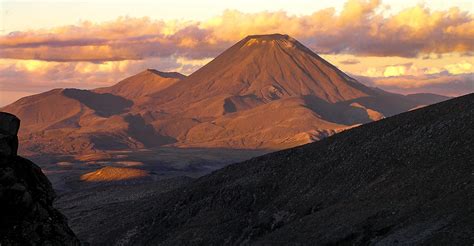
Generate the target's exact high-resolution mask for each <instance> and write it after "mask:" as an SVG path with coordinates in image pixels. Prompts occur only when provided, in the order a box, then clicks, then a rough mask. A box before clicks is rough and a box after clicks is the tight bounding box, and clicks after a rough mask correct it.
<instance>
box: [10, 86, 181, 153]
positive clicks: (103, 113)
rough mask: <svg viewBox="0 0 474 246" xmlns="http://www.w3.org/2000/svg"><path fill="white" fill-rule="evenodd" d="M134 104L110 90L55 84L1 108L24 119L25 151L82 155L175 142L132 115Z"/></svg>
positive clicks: (22, 139) (137, 116)
mask: <svg viewBox="0 0 474 246" xmlns="http://www.w3.org/2000/svg"><path fill="white" fill-rule="evenodd" d="M132 105H133V102H132V101H130V100H128V99H125V98H123V97H121V96H116V95H112V94H108V93H105V94H100V93H96V92H93V91H88V90H78V89H55V90H51V91H48V92H45V93H41V94H38V95H34V96H30V97H25V98H22V99H20V100H18V101H17V102H15V103H13V104H10V105H8V106H6V107H4V108H2V110H3V111H6V112H9V113H12V114H15V115H18V117H21V118H22V119H24V120H22V122H23V126H24V127H23V128H22V130H21V132H20V135H19V136H20V141H21V142H22V143H23V144H22V146H21V147H22V153H23V154H29V153H30V152H33V153H41V154H47V153H63V154H64V153H72V154H78V153H80V154H84V153H89V152H95V151H96V150H111V149H127V148H128V149H129V148H143V147H150V146H158V145H163V144H169V143H172V142H174V141H173V140H172V139H171V138H169V137H165V136H161V135H159V134H158V133H156V132H155V131H154V130H153V128H152V127H151V126H150V125H147V124H146V123H145V122H144V120H143V119H142V118H141V116H140V115H136V114H130V113H129V112H128V110H129V109H130V107H131V106H132Z"/></svg>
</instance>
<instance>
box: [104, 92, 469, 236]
mask: <svg viewBox="0 0 474 246" xmlns="http://www.w3.org/2000/svg"><path fill="white" fill-rule="evenodd" d="M473 126H474V94H470V95H467V96H463V97H460V98H456V99H452V100H449V101H446V102H442V103H439V104H435V105H432V106H428V107H425V108H421V109H418V110H414V111H411V112H407V113H403V114H400V115H396V116H393V117H390V118H387V119H383V120H380V121H377V122H374V123H369V124H366V125H363V126H361V127H357V128H354V129H351V130H347V131H344V132H342V133H339V134H336V135H334V136H332V137H329V138H326V139H324V140H321V141H318V142H315V143H311V144H307V145H304V146H301V147H297V148H293V149H288V150H283V151H279V152H275V153H272V154H267V155H264V156H261V157H257V158H253V159H251V160H248V161H245V162H242V163H239V164H234V165H230V166H227V167H225V168H223V169H221V170H218V171H215V172H213V173H211V174H209V175H206V176H204V177H202V178H199V179H197V180H195V181H193V182H191V183H190V184H187V185H184V186H182V187H181V188H178V189H175V190H172V191H170V192H167V193H163V194H158V195H156V196H151V198H150V197H148V198H144V199H142V200H141V201H139V202H135V203H134V204H133V205H128V206H129V207H128V208H129V209H128V210H126V211H127V214H126V215H125V216H123V217H120V219H119V223H117V224H116V226H115V227H114V229H113V230H107V231H104V235H103V238H102V239H101V240H102V242H107V243H108V244H114V243H115V244H123V243H124V244H131V245H145V244H148V245H159V244H161V245H183V244H186V245H223V244H257V245H261V244H263V245H288V244H291V245H307V244H309V245H372V244H376V245H395V244H400V245H413V244H425V245H433V244H435V245H472V243H473V242H474V232H473V230H472V228H474V204H473V201H474V192H473V191H474V187H473V173H474V170H473V167H474V127H473ZM132 208H133V209H132Z"/></svg>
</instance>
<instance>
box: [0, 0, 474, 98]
mask: <svg viewBox="0 0 474 246" xmlns="http://www.w3.org/2000/svg"><path fill="white" fill-rule="evenodd" d="M387 13H388V12H387V6H386V5H383V4H382V3H381V2H380V1H379V0H360V1H359V0H349V1H347V2H346V4H345V6H344V8H343V9H342V10H341V11H339V12H338V11H336V9H334V8H327V9H322V10H319V11H316V12H314V13H312V14H310V15H298V16H297V15H289V14H288V13H286V12H284V11H279V12H259V13H243V12H239V11H235V10H227V11H225V12H223V13H222V14H221V15H220V16H216V17H215V18H212V19H209V20H205V21H183V20H174V21H164V20H156V19H152V18H148V17H144V18H132V17H119V18H117V19H115V20H113V21H109V22H101V23H93V22H89V21H83V22H81V23H79V24H77V25H69V26H60V27H55V28H50V29H37V30H28V31H19V32H12V33H9V34H7V35H3V36H0V106H2V105H5V104H6V103H9V102H12V101H13V100H14V99H15V97H16V95H18V97H19V95H26V94H31V93H37V92H41V91H45V90H49V89H52V88H57V87H76V88H95V87H100V86H107V85H111V84H113V83H116V82H117V81H119V80H120V79H123V78H125V77H127V76H130V75H132V74H135V73H138V72H140V71H141V70H144V69H146V68H156V69H159V70H163V71H177V72H181V73H185V74H189V73H191V72H193V71H195V70H196V69H198V68H199V67H201V66H203V65H204V64H205V63H207V62H209V61H210V58H213V57H215V56H216V55H218V54H219V53H221V52H222V51H224V50H225V49H226V48H228V47H229V46H230V45H232V44H233V43H235V42H237V41H238V40H240V39H242V38H244V37H245V36H247V35H252V34H265V33H285V34H289V35H291V36H293V37H295V38H297V39H298V40H300V41H301V42H302V43H303V44H305V45H307V46H308V47H309V48H311V49H312V50H314V51H315V52H317V53H320V54H328V55H339V56H345V55H350V56H352V57H354V58H351V59H346V60H342V61H340V65H348V66H358V67H361V66H365V64H366V63H365V62H366V61H365V60H364V57H369V56H371V57H374V56H377V57H404V58H407V59H411V60H417V59H418V60H420V59H427V60H431V59H433V61H434V59H443V56H445V55H446V54H453V53H455V54H461V55H463V57H464V58H460V59H459V61H458V62H456V63H452V62H451V63H449V64H447V65H446V64H444V65H439V64H438V63H437V65H433V66H424V67H417V66H416V65H414V63H411V62H407V63H403V64H392V65H384V66H379V67H376V66H374V65H372V64H371V65H367V70H366V71H365V72H363V71H362V72H360V73H358V74H359V75H362V76H361V77H359V78H361V79H362V82H366V83H368V84H369V85H373V86H378V87H382V88H384V89H389V90H392V91H396V92H402V93H406V92H418V91H423V89H426V90H428V91H430V90H431V91H434V92H437V93H441V94H449V95H455V94H456V95H460V94H464V93H467V92H474V88H473V83H474V82H473V78H472V75H473V74H474V67H473V65H474V58H473V57H474V17H473V14H472V13H470V12H466V11H462V10H460V9H459V8H450V9H446V10H442V11H433V10H430V9H429V7H427V6H423V5H418V6H415V7H411V8H407V9H404V10H402V11H400V12H398V13H391V14H387ZM377 66H378V65H377ZM346 72H352V71H351V70H348V71H346Z"/></svg>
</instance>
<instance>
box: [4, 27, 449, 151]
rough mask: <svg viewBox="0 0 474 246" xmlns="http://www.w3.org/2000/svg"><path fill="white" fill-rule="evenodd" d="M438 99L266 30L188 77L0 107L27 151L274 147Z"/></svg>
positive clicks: (158, 76) (161, 77)
mask: <svg viewBox="0 0 474 246" xmlns="http://www.w3.org/2000/svg"><path fill="white" fill-rule="evenodd" d="M419 97H423V100H422V99H420V98H419ZM444 99H447V98H445V97H436V96H426V95H422V96H402V95H399V94H393V93H388V92H385V91H382V90H378V89H374V88H370V87H367V86H365V85H363V84H361V83H359V82H358V81H357V80H355V79H353V78H352V77H350V76H348V75H347V74H345V73H344V72H342V71H341V70H339V69H338V68H336V67H335V66H333V65H331V64H330V63H328V62H327V61H325V60H324V59H322V58H321V57H320V56H318V55H317V54H315V53H314V52H313V51H311V50H310V49H308V48H307V47H305V46H304V45H303V44H301V43H300V42H298V41H297V40H295V39H293V38H291V37H290V36H288V35H281V34H271V35H253V36H248V37H246V38H244V39H242V40H241V41H239V42H237V43H236V44H234V45H233V46H232V47H230V48H229V49H227V50H226V51H224V52H223V53H222V54H220V55H219V56H217V57H216V58H215V59H213V60H212V61H211V62H209V63H208V64H206V65H205V66H203V67H202V68H200V69H198V70H197V71H196V72H194V73H192V74H191V75H189V76H184V75H181V74H179V73H175V72H160V71H157V70H153V69H148V70H145V71H142V72H140V73H138V74H136V75H133V76H131V77H128V78H126V79H124V80H122V81H120V82H119V83H117V84H115V85H113V86H110V87H105V88H98V89H95V90H77V89H65V90H59V91H50V92H47V93H43V94H39V95H35V96H32V97H27V98H25V99H21V100H19V101H17V102H16V103H13V104H11V105H8V106H6V107H4V108H3V110H5V111H8V112H11V113H14V114H16V115H18V116H19V117H21V118H22V119H23V121H24V123H25V125H27V126H28V128H27V129H28V131H26V130H25V132H24V133H23V132H21V133H20V137H21V138H22V139H23V141H24V142H25V144H24V147H23V150H25V151H29V152H32V153H34V152H39V151H42V152H43V153H44V152H48V153H49V152H51V153H68V154H81V153H86V152H87V153H89V152H96V151H108V150H111V149H113V150H117V149H124V150H125V149H140V148H149V147H157V146H173V147H206V148H231V149H232V148H238V149H259V148H263V149H282V148H287V147H293V146H297V145H301V144H305V143H308V142H311V141H315V140H319V139H322V138H324V137H327V136H329V135H331V134H334V133H336V132H340V131H342V130H344V129H348V128H351V127H353V126H354V125H359V124H363V123H367V122H370V121H373V120H378V119H381V118H384V117H388V116H391V115H394V114H397V113H401V112H404V111H408V110H411V109H414V108H417V107H420V106H425V105H427V104H430V103H434V102H439V101H441V100H444ZM25 102H27V103H25ZM282 112H285V113H282ZM262 116H264V117H262ZM140 129H141V130H140ZM155 138H156V139H155ZM57 140H59V141H57ZM56 142H59V143H61V145H57V144H56ZM61 148H62V149H63V150H61ZM48 149H50V150H51V151H49V150H48ZM53 149H54V151H53Z"/></svg>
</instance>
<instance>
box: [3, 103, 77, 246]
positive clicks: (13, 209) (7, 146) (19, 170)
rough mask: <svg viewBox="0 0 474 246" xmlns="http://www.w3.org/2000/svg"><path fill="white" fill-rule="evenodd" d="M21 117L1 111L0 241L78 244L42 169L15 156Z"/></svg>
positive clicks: (9, 242) (26, 243)
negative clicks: (54, 206) (55, 204)
mask: <svg viewBox="0 0 474 246" xmlns="http://www.w3.org/2000/svg"><path fill="white" fill-rule="evenodd" d="M19 127H20V120H19V119H18V118H17V117H15V116H14V115H12V114H8V113H3V112H0V218H1V219H0V245H2V246H3V245H79V241H78V240H77V238H76V236H75V235H74V233H73V232H72V231H71V229H69V227H68V225H67V222H66V218H65V217H64V216H63V215H62V214H61V213H59V212H58V211H57V210H56V209H55V208H53V206H52V202H53V200H54V197H55V194H54V191H53V188H52V186H51V183H50V182H49V181H48V179H47V178H46V176H44V174H43V173H42V172H41V169H40V168H39V167H38V166H36V165H35V164H34V163H32V162H30V161H29V160H27V159H24V158H22V157H19V156H17V148H18V138H17V133H18V129H19Z"/></svg>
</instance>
